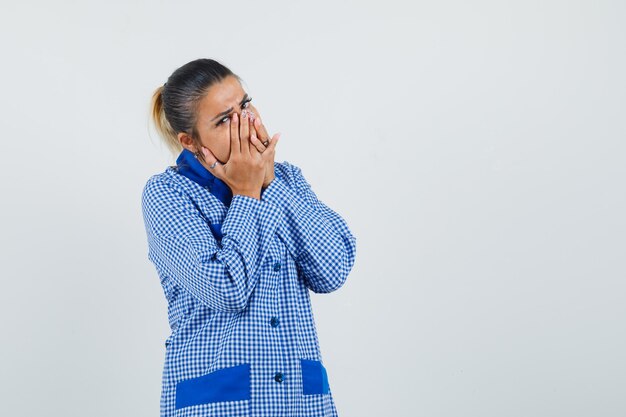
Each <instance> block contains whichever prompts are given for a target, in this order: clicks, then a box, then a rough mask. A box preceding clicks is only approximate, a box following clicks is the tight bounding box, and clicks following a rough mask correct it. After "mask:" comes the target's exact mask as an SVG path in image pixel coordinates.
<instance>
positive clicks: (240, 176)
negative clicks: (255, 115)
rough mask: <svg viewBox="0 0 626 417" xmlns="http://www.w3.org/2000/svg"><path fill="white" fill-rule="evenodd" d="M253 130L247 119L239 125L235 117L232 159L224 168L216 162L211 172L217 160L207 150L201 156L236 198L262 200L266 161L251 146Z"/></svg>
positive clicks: (203, 150) (231, 124) (232, 120)
mask: <svg viewBox="0 0 626 417" xmlns="http://www.w3.org/2000/svg"><path fill="white" fill-rule="evenodd" d="M245 113H247V112H245ZM245 113H244V114H245ZM251 128H252V129H254V126H251V122H250V117H249V116H248V115H246V116H244V117H243V118H242V119H241V123H240V121H239V116H238V114H237V113H234V114H233V116H232V117H231V122H230V156H229V158H228V161H227V162H226V163H225V164H224V165H222V164H221V163H220V162H217V164H216V165H215V167H214V168H210V167H209V166H210V165H212V164H214V163H215V162H216V161H217V158H216V157H215V155H213V153H212V152H211V151H210V150H209V149H207V148H205V147H204V146H203V147H202V152H203V154H204V160H205V162H206V164H208V165H209V166H206V165H205V167H206V168H207V169H208V170H209V171H210V172H211V173H212V174H213V175H215V176H216V177H217V178H219V179H220V180H222V181H224V182H225V183H226V185H228V186H229V187H230V189H231V191H232V193H233V195H236V194H241V195H246V196H248V197H252V198H256V199H257V200H259V199H260V198H261V187H262V185H263V179H264V176H265V161H264V158H263V156H262V154H261V153H260V152H258V151H257V149H256V148H255V147H254V145H252V144H251V143H250V129H251ZM272 145H274V146H275V144H270V147H272Z"/></svg>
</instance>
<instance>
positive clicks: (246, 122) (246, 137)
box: [239, 109, 250, 154]
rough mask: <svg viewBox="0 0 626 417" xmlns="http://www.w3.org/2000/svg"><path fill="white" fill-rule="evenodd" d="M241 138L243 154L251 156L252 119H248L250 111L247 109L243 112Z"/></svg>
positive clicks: (240, 129)
mask: <svg viewBox="0 0 626 417" xmlns="http://www.w3.org/2000/svg"><path fill="white" fill-rule="evenodd" d="M239 138H240V139H241V152H242V153H247V154H250V118H249V117H248V110H245V109H244V110H243V111H242V112H241V127H240V128H239Z"/></svg>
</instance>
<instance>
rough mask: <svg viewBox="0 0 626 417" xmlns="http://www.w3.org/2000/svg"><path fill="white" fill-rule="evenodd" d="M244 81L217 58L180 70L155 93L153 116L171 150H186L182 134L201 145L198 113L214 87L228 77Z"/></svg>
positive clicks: (183, 67) (191, 64)
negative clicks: (202, 101)
mask: <svg viewBox="0 0 626 417" xmlns="http://www.w3.org/2000/svg"><path fill="white" fill-rule="evenodd" d="M228 76H233V77H235V78H237V80H239V82H241V78H240V77H239V76H238V75H236V74H234V73H233V72H232V71H231V70H230V69H228V68H226V67H225V66H224V65H222V64H220V63H219V62H217V61H215V60H213V59H205V58H201V59H196V60H195V61H191V62H188V63H187V64H185V65H183V66H182V67H180V68H178V69H177V70H176V71H174V72H173V73H172V75H170V76H169V77H168V79H167V82H166V83H165V84H164V85H162V86H160V87H158V88H157V89H156V90H155V91H154V93H153V94H152V101H151V115H152V121H153V122H154V125H155V127H156V130H157V132H158V133H159V135H160V136H161V137H162V138H163V140H164V141H165V144H166V145H167V147H168V148H169V150H170V151H171V152H172V153H173V154H174V155H178V154H179V153H180V152H181V151H182V150H183V147H182V145H181V144H180V141H179V140H178V136H177V135H178V133H179V132H186V133H187V134H188V135H189V136H190V137H191V138H192V139H193V140H194V141H197V142H198V143H199V142H200V136H199V135H198V132H197V130H196V110H197V108H198V104H199V102H200V100H202V98H204V96H205V95H206V93H207V91H208V90H209V88H210V87H211V86H213V85H214V84H216V83H219V82H220V81H222V80H223V79H224V78H226V77H228Z"/></svg>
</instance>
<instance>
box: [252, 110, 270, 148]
mask: <svg viewBox="0 0 626 417" xmlns="http://www.w3.org/2000/svg"><path fill="white" fill-rule="evenodd" d="M254 127H255V129H256V131H257V133H258V136H259V137H260V138H261V142H264V141H265V140H267V139H269V140H270V142H271V139H270V135H269V133H267V129H265V125H264V124H263V123H262V122H261V119H260V118H259V117H258V116H257V117H256V118H255V119H254ZM265 138H267V139H265Z"/></svg>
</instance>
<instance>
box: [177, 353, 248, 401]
mask: <svg viewBox="0 0 626 417" xmlns="http://www.w3.org/2000/svg"><path fill="white" fill-rule="evenodd" d="M250 397H251V389H250V364H249V363H246V364H243V365H237V366H231V367H228V368H222V369H218V370H216V371H213V372H209V373H208V374H205V375H201V376H199V377H196V378H190V379H185V380H182V381H180V382H178V383H177V384H176V409H179V408H183V407H187V406H190V405H197V404H206V403H213V402H218V401H239V400H249V399H250Z"/></svg>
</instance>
